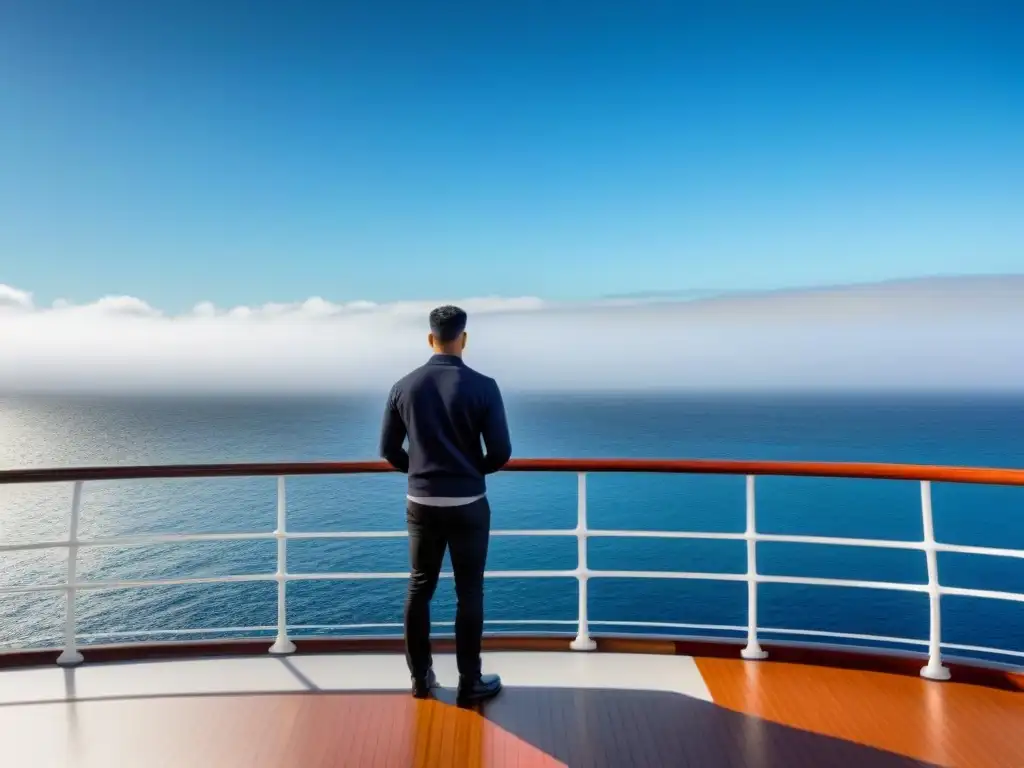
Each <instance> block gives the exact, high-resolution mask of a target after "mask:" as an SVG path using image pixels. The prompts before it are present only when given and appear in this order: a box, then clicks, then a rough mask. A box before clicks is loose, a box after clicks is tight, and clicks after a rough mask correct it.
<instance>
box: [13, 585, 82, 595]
mask: <svg viewBox="0 0 1024 768" xmlns="http://www.w3.org/2000/svg"><path fill="white" fill-rule="evenodd" d="M67 588H68V586H67V584H39V585H34V586H24V587H13V586H3V587H0V595H27V594H31V593H33V592H64V591H66V590H67Z"/></svg>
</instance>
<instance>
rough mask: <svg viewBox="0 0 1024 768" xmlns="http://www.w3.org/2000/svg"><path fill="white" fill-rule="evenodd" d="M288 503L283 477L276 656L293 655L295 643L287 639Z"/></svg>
mask: <svg viewBox="0 0 1024 768" xmlns="http://www.w3.org/2000/svg"><path fill="white" fill-rule="evenodd" d="M287 516H288V502H287V497H286V496H285V486H284V477H278V478H277V530H276V531H274V536H276V537H277V574H276V576H277V639H276V640H275V641H274V644H273V645H272V646H270V652H271V653H276V654H286V653H293V652H294V651H295V643H293V642H292V641H291V640H290V639H289V638H288V580H287V576H288V535H287V527H286V518H287Z"/></svg>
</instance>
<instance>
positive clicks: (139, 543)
mask: <svg viewBox="0 0 1024 768" xmlns="http://www.w3.org/2000/svg"><path fill="white" fill-rule="evenodd" d="M491 535H492V536H575V535H576V531H572V530H525V529H524V530H514V529H513V530H507V531H491ZM408 537H409V532H408V531H325V532H298V533H286V534H285V535H284V538H286V539H292V540H306V539H392V538H394V539H398V538H408ZM276 538H278V534H275V533H273V532H258V533H153V534H142V535H137V536H109V537H105V538H101V539H81V540H80V541H78V542H77V545H78V546H79V547H147V546H156V545H160V544H191V543H196V542H218V541H273V540H274V539H276ZM67 546H69V542H67V541H41V542H35V543H26V544H5V545H0V552H21V551H30V550H38V549H59V548H61V547H67Z"/></svg>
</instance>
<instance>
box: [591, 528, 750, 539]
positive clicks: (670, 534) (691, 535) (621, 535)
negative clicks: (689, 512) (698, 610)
mask: <svg viewBox="0 0 1024 768" xmlns="http://www.w3.org/2000/svg"><path fill="white" fill-rule="evenodd" d="M571 533H573V534H574V535H575V532H574V531H573V532H571ZM584 535H586V537H587V538H590V539H594V538H609V539H723V540H726V541H743V540H744V539H745V538H746V535H745V534H743V533H717V532H714V531H709V532H706V533H702V532H700V531H615V530H608V531H606V530H588V531H586V533H585V534H584Z"/></svg>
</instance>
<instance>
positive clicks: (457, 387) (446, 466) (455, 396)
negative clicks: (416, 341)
mask: <svg viewBox="0 0 1024 768" xmlns="http://www.w3.org/2000/svg"><path fill="white" fill-rule="evenodd" d="M407 436H408V438H409V450H408V452H407V451H406V450H405V448H403V443H404V441H405V438H406V437H407ZM481 439H482V440H483V443H484V445H485V446H486V447H487V450H486V453H485V452H484V448H483V447H482V446H481V444H480V441H481ZM380 455H381V456H382V457H383V458H384V459H385V460H387V462H388V463H390V464H391V466H393V467H394V468H395V469H397V470H398V471H399V472H406V473H408V475H409V495H410V496H428V497H430V496H449V497H470V496H479V495H481V494H483V493H485V492H486V483H485V482H484V476H485V475H489V474H491V473H492V472H497V471H498V470H499V469H501V468H502V467H503V466H505V464H506V463H507V462H508V460H509V457H510V456H511V455H512V444H511V441H510V440H509V435H508V422H507V420H506V418H505V405H504V403H503V402H502V400H501V392H500V391H499V390H498V384H497V382H495V381H494V379H490V378H488V377H487V376H484V375H483V374H482V373H477V372H476V371H474V370H473V369H472V368H470V367H469V366H468V365H466V364H465V363H464V362H462V359H461V358H459V357H457V356H455V355H434V356H433V357H432V358H431V359H430V361H429V362H427V364H426V365H423V366H421V367H419V368H417V369H416V370H415V371H413V372H412V373H410V374H409V375H408V376H406V377H405V378H403V379H402V380H401V381H399V382H398V383H397V384H395V386H394V387H392V388H391V394H390V395H389V396H388V403H387V407H386V408H385V409H384V424H383V426H382V428H381V436H380Z"/></svg>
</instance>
